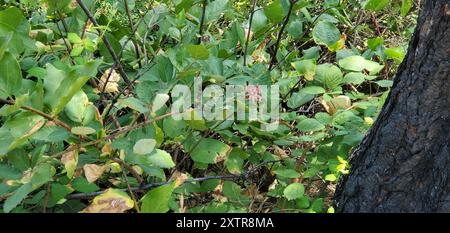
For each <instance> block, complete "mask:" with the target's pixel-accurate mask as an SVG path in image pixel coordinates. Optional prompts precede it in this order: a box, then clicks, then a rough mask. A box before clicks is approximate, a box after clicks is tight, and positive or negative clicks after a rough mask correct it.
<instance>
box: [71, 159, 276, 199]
mask: <svg viewBox="0 0 450 233" xmlns="http://www.w3.org/2000/svg"><path fill="white" fill-rule="evenodd" d="M281 161H282V160H273V161H264V162H262V163H260V164H258V165H257V166H255V167H253V168H251V169H250V170H248V171H245V172H243V173H242V174H239V175H233V174H232V175H223V176H205V177H199V178H192V179H187V180H186V181H184V183H194V182H202V181H207V180H216V179H220V180H238V179H243V180H245V179H247V178H248V177H250V175H252V174H253V173H254V172H256V171H257V170H258V168H260V167H261V166H263V165H265V164H269V163H272V164H274V163H278V162H281ZM171 182H173V180H169V181H166V182H157V183H150V184H146V185H143V186H140V187H132V188H131V190H132V191H133V192H143V191H146V190H149V189H151V188H156V187H160V186H163V185H167V184H169V183H171ZM127 190H128V189H122V191H124V192H126V191H127ZM104 192H105V190H102V191H97V192H92V193H75V194H71V195H68V196H67V197H66V199H68V200H70V199H91V198H92V197H95V196H98V195H100V194H102V193H104Z"/></svg>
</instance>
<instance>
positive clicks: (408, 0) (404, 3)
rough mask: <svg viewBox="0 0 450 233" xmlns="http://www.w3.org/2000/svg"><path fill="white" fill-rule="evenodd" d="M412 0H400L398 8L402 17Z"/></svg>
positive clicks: (410, 5)
mask: <svg viewBox="0 0 450 233" xmlns="http://www.w3.org/2000/svg"><path fill="white" fill-rule="evenodd" d="M413 3H414V0H402V7H401V8H400V13H401V14H402V16H403V17H405V16H406V15H407V14H408V13H409V11H410V10H411V7H412V6H413Z"/></svg>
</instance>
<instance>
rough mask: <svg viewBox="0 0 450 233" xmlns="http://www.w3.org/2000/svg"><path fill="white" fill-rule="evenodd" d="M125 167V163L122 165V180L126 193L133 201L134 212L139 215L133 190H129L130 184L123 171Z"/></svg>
mask: <svg viewBox="0 0 450 233" xmlns="http://www.w3.org/2000/svg"><path fill="white" fill-rule="evenodd" d="M125 165H126V164H125V163H123V164H122V174H123V179H124V180H125V183H126V184H127V189H128V193H130V196H131V199H133V202H134V209H135V210H136V212H138V213H140V212H141V210H140V209H139V205H138V202H137V200H136V196H135V195H134V192H133V190H131V185H130V182H129V181H128V177H127V174H126V172H125V170H124V169H123V168H124V166H125ZM126 166H128V165H126Z"/></svg>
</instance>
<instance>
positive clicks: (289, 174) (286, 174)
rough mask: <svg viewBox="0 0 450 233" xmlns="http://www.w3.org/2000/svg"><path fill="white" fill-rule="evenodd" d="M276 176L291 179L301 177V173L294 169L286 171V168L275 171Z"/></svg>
mask: <svg viewBox="0 0 450 233" xmlns="http://www.w3.org/2000/svg"><path fill="white" fill-rule="evenodd" d="M275 174H277V175H278V176H281V177H285V178H291V179H292V178H299V177H300V173H298V172H297V171H295V170H294V169H284V168H283V169H278V170H276V171H275Z"/></svg>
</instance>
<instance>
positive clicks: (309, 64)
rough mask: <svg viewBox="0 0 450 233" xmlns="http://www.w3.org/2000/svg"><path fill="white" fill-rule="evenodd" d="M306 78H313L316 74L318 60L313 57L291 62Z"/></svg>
mask: <svg viewBox="0 0 450 233" xmlns="http://www.w3.org/2000/svg"><path fill="white" fill-rule="evenodd" d="M291 65H292V66H293V67H294V68H295V70H296V71H297V72H299V74H301V75H303V76H304V77H305V79H306V80H313V79H314V75H315V74H316V67H317V65H316V61H315V60H312V59H308V60H302V61H297V62H293V63H292V64H291Z"/></svg>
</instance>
